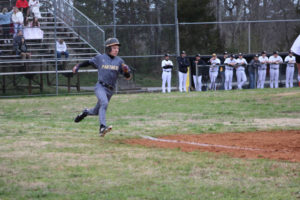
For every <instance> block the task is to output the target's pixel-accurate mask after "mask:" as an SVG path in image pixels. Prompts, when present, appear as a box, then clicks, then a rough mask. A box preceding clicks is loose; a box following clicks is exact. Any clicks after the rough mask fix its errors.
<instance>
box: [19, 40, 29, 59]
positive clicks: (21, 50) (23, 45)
mask: <svg viewBox="0 0 300 200" xmlns="http://www.w3.org/2000/svg"><path fill="white" fill-rule="evenodd" d="M17 55H20V56H21V58H22V59H26V58H27V59H30V57H31V54H30V53H29V52H28V49H27V45H26V42H25V39H24V38H22V39H21V43H20V44H19V46H18V49H17Z"/></svg>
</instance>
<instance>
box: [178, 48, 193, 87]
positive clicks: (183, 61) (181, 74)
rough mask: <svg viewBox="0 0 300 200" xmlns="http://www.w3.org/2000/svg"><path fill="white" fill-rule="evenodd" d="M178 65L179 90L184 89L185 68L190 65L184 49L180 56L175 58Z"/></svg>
mask: <svg viewBox="0 0 300 200" xmlns="http://www.w3.org/2000/svg"><path fill="white" fill-rule="evenodd" d="M177 62H178V66H179V72H178V76H179V91H180V92H182V91H185V92H187V91H186V87H185V84H186V79H187V70H188V69H187V68H188V66H189V65H190V62H189V60H188V58H187V57H186V53H185V51H182V52H181V54H180V57H178V58H177Z"/></svg>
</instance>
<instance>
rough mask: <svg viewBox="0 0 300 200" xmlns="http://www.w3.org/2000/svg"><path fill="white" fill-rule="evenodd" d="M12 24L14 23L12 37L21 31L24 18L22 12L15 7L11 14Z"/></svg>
mask: <svg viewBox="0 0 300 200" xmlns="http://www.w3.org/2000/svg"><path fill="white" fill-rule="evenodd" d="M11 19H12V22H13V23H14V37H15V36H16V35H17V33H18V31H19V30H23V22H24V17H23V14H22V12H20V11H19V9H18V8H17V7H14V9H13V14H12V17H11Z"/></svg>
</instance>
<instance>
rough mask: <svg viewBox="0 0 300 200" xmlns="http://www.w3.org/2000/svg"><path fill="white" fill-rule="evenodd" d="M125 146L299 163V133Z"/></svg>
mask: <svg viewBox="0 0 300 200" xmlns="http://www.w3.org/2000/svg"><path fill="white" fill-rule="evenodd" d="M126 143H128V144H133V145H143V146H147V147H159V148H180V149H181V150H182V151H185V152H191V151H195V150H198V151H205V152H215V153H220V154H228V155H230V156H233V157H238V158H267V159H275V160H287V161H292V162H300V131H276V132H250V133H222V134H201V135H171V136H164V137H159V138H151V137H146V138H143V139H130V140H126Z"/></svg>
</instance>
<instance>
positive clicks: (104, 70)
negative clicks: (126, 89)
mask: <svg viewBox="0 0 300 200" xmlns="http://www.w3.org/2000/svg"><path fill="white" fill-rule="evenodd" d="M120 46H121V45H120V43H119V40H118V39H117V38H109V39H107V40H106V41H105V47H106V48H105V51H106V52H105V54H99V55H97V56H95V57H94V58H92V59H90V60H88V61H85V62H82V63H80V64H77V65H75V66H74V67H73V73H77V72H78V70H79V68H81V67H87V66H89V65H92V66H94V67H95V68H97V69H98V81H97V83H96V86H95V94H96V97H97V99H98V102H97V104H96V106H95V107H94V108H91V109H84V110H83V112H82V113H81V114H79V115H78V116H77V117H76V118H75V120H74V121H75V122H76V123H78V122H80V121H81V120H83V119H84V118H85V117H86V116H88V115H98V116H99V124H100V128H99V134H100V136H101V137H104V136H105V134H106V133H108V132H109V131H111V129H112V126H107V125H106V110H107V107H108V102H109V100H110V99H111V97H112V95H113V90H114V87H115V85H116V81H117V79H118V74H119V73H121V74H123V76H124V77H125V78H126V79H127V80H129V79H131V75H130V69H129V67H128V66H127V65H126V64H124V61H123V60H122V59H121V58H120V57H118V56H117V55H118V53H119V47H120Z"/></svg>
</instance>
